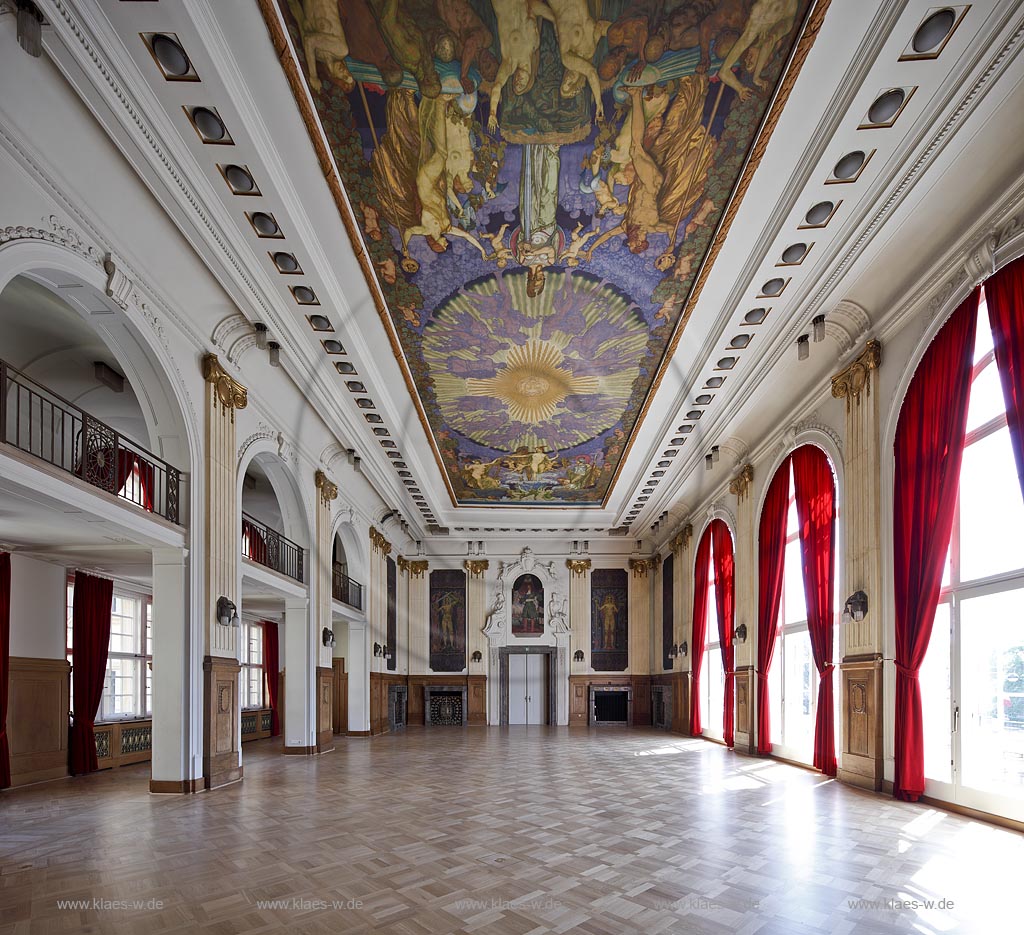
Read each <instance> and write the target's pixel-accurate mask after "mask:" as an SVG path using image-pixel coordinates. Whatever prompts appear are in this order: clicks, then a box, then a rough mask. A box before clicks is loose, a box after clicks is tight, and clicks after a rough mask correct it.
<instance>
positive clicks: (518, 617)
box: [512, 575, 544, 636]
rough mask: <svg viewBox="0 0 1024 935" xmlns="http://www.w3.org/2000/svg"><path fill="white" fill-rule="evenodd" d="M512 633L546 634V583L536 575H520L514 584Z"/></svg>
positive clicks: (520, 634) (525, 634)
mask: <svg viewBox="0 0 1024 935" xmlns="http://www.w3.org/2000/svg"><path fill="white" fill-rule="evenodd" d="M512 635H513V636H543V635H544V585H543V584H541V582H540V578H538V577H537V576H536V575H520V576H519V577H518V578H516V580H515V583H514V584H513V585H512Z"/></svg>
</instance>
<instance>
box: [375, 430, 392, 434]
mask: <svg viewBox="0 0 1024 935" xmlns="http://www.w3.org/2000/svg"><path fill="white" fill-rule="evenodd" d="M373 434H374V435H390V434H391V433H390V432H389V431H388V430H387V429H374V430H373Z"/></svg>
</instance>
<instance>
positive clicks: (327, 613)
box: [311, 471, 338, 753]
mask: <svg viewBox="0 0 1024 935" xmlns="http://www.w3.org/2000/svg"><path fill="white" fill-rule="evenodd" d="M313 483H314V484H315V486H316V490H317V498H316V542H315V546H314V552H313V556H312V558H313V561H312V563H311V564H312V566H313V574H314V575H315V577H314V579H313V580H314V582H315V589H316V610H315V612H314V615H313V633H312V639H313V640H314V645H315V646H316V648H317V652H318V654H319V660H320V664H319V666H318V667H317V685H316V692H317V701H316V705H317V707H316V710H317V730H316V737H317V740H316V747H317V753H324V752H326V751H327V750H333V749H334V731H333V730H332V729H330V728H331V718H330V716H329V715H330V712H331V710H332V708H333V706H334V699H333V697H330V694H331V692H332V691H333V671H332V669H331V665H332V659H331V657H332V651H331V647H330V646H324V642H323V632H324V630H330V631H331V632H332V633H333V631H334V614H333V611H332V609H331V592H332V590H333V576H332V567H331V564H332V561H333V549H332V545H333V542H332V541H331V540H332V538H333V537H332V535H331V533H332V524H331V504H332V503H333V502H334V501H335V500H336V499H337V498H338V487H337V485H336V484H334V483H332V482H331V481H330V479H329V478H328V477H327V475H326V474H324V472H323V471H317V472H316V474H314V475H313ZM325 672H327V673H329V675H325ZM325 692H326V693H327V694H328V698H327V699H326V701H325V699H324V697H323V695H324V693H325ZM325 711H326V712H327V713H328V716H327V719H326V722H325V720H324V712H325ZM325 723H326V727H325V726H324V725H325Z"/></svg>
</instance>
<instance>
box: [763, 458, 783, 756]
mask: <svg viewBox="0 0 1024 935" xmlns="http://www.w3.org/2000/svg"><path fill="white" fill-rule="evenodd" d="M789 469H790V460H789V458H788V457H787V458H786V459H785V460H784V461H783V462H782V464H780V465H779V469H778V470H777V471H776V472H775V476H774V477H773V478H772V482H771V483H770V484H769V485H768V493H767V495H766V496H765V500H764V506H763V507H762V509H761V526H760V533H759V535H758V553H757V572H758V579H757V580H758V590H757V752H758V753H771V752H772V729H771V707H770V705H769V701H768V671H769V670H770V669H771V665H772V657H773V656H774V655H775V641H776V636H777V634H778V630H779V606H780V604H781V603H782V581H783V570H784V568H785V558H786V516H787V514H788V513H789Z"/></svg>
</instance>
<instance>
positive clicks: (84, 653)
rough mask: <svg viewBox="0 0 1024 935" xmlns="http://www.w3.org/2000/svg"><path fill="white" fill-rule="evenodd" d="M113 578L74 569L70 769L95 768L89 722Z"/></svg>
mask: <svg viewBox="0 0 1024 935" xmlns="http://www.w3.org/2000/svg"><path fill="white" fill-rule="evenodd" d="M113 597H114V582H113V581H108V580H107V579H105V578H96V577H94V576H93V575H87V574H85V573H84V572H81V571H77V572H75V603H74V609H73V611H72V620H71V625H72V636H71V639H72V647H71V649H72V652H73V657H72V664H73V665H74V668H75V677H74V679H73V685H74V698H73V699H72V707H73V709H74V713H73V715H72V716H73V719H74V720H73V723H72V725H71V744H70V746H71V758H70V766H71V772H72V773H75V774H78V773H91V772H92V771H93V770H95V769H97V768H98V767H97V764H96V736H95V734H94V732H93V723H94V721H95V720H96V712H97V711H98V710H99V707H100V699H101V698H102V697H103V680H104V677H105V676H106V672H107V651H108V650H109V648H110V611H111V605H112V603H113Z"/></svg>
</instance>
